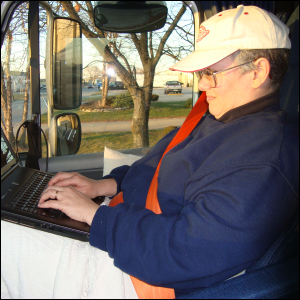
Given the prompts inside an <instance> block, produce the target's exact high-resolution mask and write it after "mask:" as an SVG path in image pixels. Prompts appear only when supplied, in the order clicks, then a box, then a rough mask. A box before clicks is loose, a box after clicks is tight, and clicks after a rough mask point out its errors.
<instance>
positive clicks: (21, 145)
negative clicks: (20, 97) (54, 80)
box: [18, 65, 30, 149]
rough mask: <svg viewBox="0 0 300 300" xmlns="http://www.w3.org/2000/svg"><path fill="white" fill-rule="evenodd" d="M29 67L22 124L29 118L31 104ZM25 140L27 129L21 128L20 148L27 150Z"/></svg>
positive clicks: (26, 76)
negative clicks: (29, 104)
mask: <svg viewBox="0 0 300 300" xmlns="http://www.w3.org/2000/svg"><path fill="white" fill-rule="evenodd" d="M29 70H30V69H29V65H27V69H26V75H25V95H24V107H23V116H22V123H23V122H25V121H26V120H27V118H28V102H29V88H30V86H29V80H30V72H29ZM25 138H26V129H25V128H24V127H22V128H21V132H20V140H19V141H18V146H19V148H23V149H24V148H25Z"/></svg>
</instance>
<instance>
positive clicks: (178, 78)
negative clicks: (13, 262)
mask: <svg viewBox="0 0 300 300" xmlns="http://www.w3.org/2000/svg"><path fill="white" fill-rule="evenodd" d="M73 3H74V2H73ZM86 3H87V2H78V4H75V3H74V8H73V10H72V11H71V10H70V7H69V6H68V5H66V4H67V2H64V1H62V2H60V5H57V4H56V6H54V4H52V5H53V7H52V8H53V11H55V12H57V14H59V15H60V16H64V17H69V16H70V15H71V14H73V17H74V11H75V16H77V15H78V18H79V19H80V20H81V21H82V23H83V24H85V25H86V27H85V29H84V30H83V35H82V42H83V81H82V96H83V101H82V105H81V107H80V108H78V109H75V110H69V111H68V112H75V113H77V114H78V115H79V117H80V120H81V125H82V139H81V146H80V149H79V151H78V154H81V153H91V152H102V151H103V149H104V147H105V146H107V147H109V148H112V149H115V150H119V149H134V148H143V147H152V146H154V145H155V144H156V142H157V141H158V140H159V139H161V138H162V137H163V136H164V135H165V134H166V133H168V132H169V131H170V130H172V129H174V128H175V127H177V126H181V124H182V123H183V121H184V118H185V117H186V116H187V114H188V113H189V111H190V110H191V108H192V84H193V77H192V74H188V73H181V72H173V71H169V67H170V66H171V65H173V64H174V63H176V62H177V61H178V60H180V59H182V58H184V57H185V56H186V55H188V54H189V53H190V52H192V51H193V50H194V44H193V41H194V20H193V15H192V12H191V10H190V9H189V8H188V7H186V6H184V5H183V3H182V2H181V1H172V2H167V4H168V19H167V23H166V25H165V27H163V28H162V29H160V30H158V31H154V32H148V33H142V34H124V33H113V32H106V31H101V30H99V29H96V28H95V27H94V26H93V20H92V6H90V5H88V4H86ZM41 40H42V38H41ZM106 46H107V47H108V49H109V50H108V49H107V48H105V47H106ZM41 48H42V47H41ZM41 67H42V66H41ZM42 81H43V72H42V71H41V83H42ZM168 81H175V82H176V83H177V84H176V85H166V83H167V82H168ZM46 93H47V91H46V90H45V89H44V88H43V87H42V89H41V96H43V95H44V94H46ZM61 112H62V111H60V110H54V115H55V114H59V113H61ZM148 120H149V122H148ZM42 122H43V123H44V124H45V125H44V126H46V124H47V113H46V112H44V113H43V115H42Z"/></svg>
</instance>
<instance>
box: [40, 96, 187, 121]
mask: <svg viewBox="0 0 300 300" xmlns="http://www.w3.org/2000/svg"><path fill="white" fill-rule="evenodd" d="M185 103H186V101H178V102H176V101H174V102H159V101H158V102H152V103H151V108H150V119H157V118H178V117H186V116H187V115H188V114H189V112H190V111H191V108H185V107H184V105H185ZM64 112H75V113H77V114H78V116H79V117H80V121H81V122H109V121H130V120H131V119H132V113H133V109H126V110H120V111H113V112H83V111H79V108H77V109H73V110H55V111H54V115H57V114H60V113H64ZM41 119H42V123H47V114H43V115H42V118H41Z"/></svg>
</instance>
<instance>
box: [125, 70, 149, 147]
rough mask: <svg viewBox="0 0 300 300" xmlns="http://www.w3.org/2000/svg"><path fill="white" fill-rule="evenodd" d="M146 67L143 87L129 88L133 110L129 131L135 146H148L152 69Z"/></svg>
mask: <svg viewBox="0 0 300 300" xmlns="http://www.w3.org/2000/svg"><path fill="white" fill-rule="evenodd" d="M147 69H149V70H152V67H151V66H150V67H149V68H146V70H145V75H144V87H143V88H136V89H135V88H131V89H130V90H129V92H130V94H131V95H132V98H133V102H134V110H133V115H132V122H131V132H132V135H133V143H134V147H135V148H143V147H149V129H148V121H149V113H150V105H151V99H152V90H153V80H154V70H152V71H150V72H149V71H147Z"/></svg>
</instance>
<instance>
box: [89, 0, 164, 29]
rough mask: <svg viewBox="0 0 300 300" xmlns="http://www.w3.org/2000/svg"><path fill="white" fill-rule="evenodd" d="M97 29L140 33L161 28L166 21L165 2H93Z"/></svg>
mask: <svg viewBox="0 0 300 300" xmlns="http://www.w3.org/2000/svg"><path fill="white" fill-rule="evenodd" d="M95 2H96V4H95V8H94V24H95V26H96V27H97V28H99V29H102V30H105V31H112V32H120V33H122V32H124V33H141V32H147V31H154V30H157V29H160V28H162V27H163V26H164V25H165V23H166V19H167V15H168V8H167V5H166V3H165V1H95Z"/></svg>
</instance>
